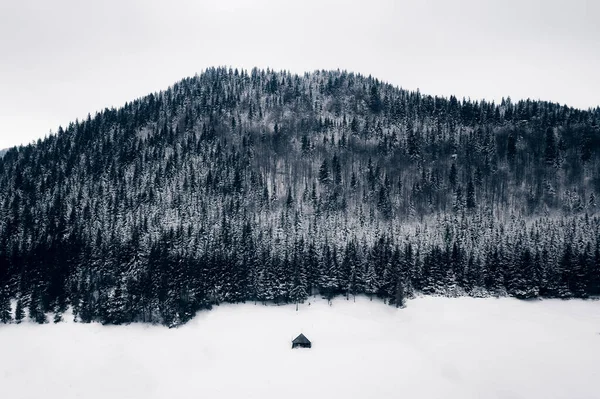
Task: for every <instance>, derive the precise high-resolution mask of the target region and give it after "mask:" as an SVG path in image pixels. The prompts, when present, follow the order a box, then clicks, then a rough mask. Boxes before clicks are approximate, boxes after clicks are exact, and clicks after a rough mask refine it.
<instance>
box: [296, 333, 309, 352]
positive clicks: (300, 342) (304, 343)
mask: <svg viewBox="0 0 600 399" xmlns="http://www.w3.org/2000/svg"><path fill="white" fill-rule="evenodd" d="M311 346H312V344H311V343H310V341H309V340H308V338H306V337H305V336H304V334H300V335H298V336H297V337H296V339H294V340H293V341H292V349H294V348H310V347H311Z"/></svg>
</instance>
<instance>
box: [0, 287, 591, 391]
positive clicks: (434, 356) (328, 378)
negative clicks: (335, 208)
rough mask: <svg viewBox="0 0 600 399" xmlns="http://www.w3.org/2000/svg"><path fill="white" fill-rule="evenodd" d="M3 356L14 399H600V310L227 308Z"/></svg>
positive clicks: (444, 305)
mask: <svg viewBox="0 0 600 399" xmlns="http://www.w3.org/2000/svg"><path fill="white" fill-rule="evenodd" d="M300 332H303V333H304V334H305V335H306V336H307V337H308V338H309V339H310V340H312V342H313V348H312V349H296V350H291V349H290V347H291V340H292V339H293V338H294V337H295V336H296V335H297V334H299V333H300ZM0 348H1V349H0V396H1V397H3V398H32V399H33V398H35V399H39V398H45V399H49V398H61V399H68V398H91V399H93V398H102V399H106V398H144V399H149V398H160V399H170V398H186V399H187V398H260V399H271V398H274V399H275V398H277V399H279V398H303V399H306V398H325V397H329V398H374V397H379V398H402V397H415V398H417V397H418V398H461V399H462V398H545V399H546V398H561V399H562V398H570V399H575V398H582V399H583V398H585V399H590V398H598V397H600V396H599V395H600V394H599V392H600V391H599V390H598V381H600V365H599V363H598V361H599V359H600V301H575V300H574V301H559V300H545V301H532V302H522V301H517V300H514V299H472V298H458V299H448V298H431V297H425V298H417V299H415V300H412V301H409V302H408V307H407V308H406V309H399V310H398V309H396V308H393V307H390V306H387V305H384V304H383V303H381V302H379V301H375V300H374V301H372V302H370V301H369V300H368V299H367V298H357V300H356V303H354V302H353V301H352V300H350V301H347V300H345V299H343V298H340V299H337V300H335V301H333V304H332V306H329V305H328V304H327V302H326V301H323V300H315V299H313V300H312V301H311V305H310V306H308V304H305V305H302V306H301V307H300V311H299V312H296V311H295V307H294V306H292V305H290V306H262V305H256V306H255V305H253V304H244V305H225V306H220V307H216V308H215V309H214V310H212V311H210V312H202V313H200V314H199V315H198V316H197V317H196V318H195V319H194V320H192V321H191V322H190V323H188V324H187V325H185V326H183V327H181V328H178V329H171V330H169V329H167V328H164V327H158V326H145V325H129V326H118V327H114V326H101V325H98V324H91V325H85V324H74V323H61V324H57V325H55V324H48V325H44V326H39V325H34V324H29V323H25V324H21V325H9V326H0Z"/></svg>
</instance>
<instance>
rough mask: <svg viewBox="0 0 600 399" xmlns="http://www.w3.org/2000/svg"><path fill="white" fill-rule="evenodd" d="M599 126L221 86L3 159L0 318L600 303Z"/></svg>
mask: <svg viewBox="0 0 600 399" xmlns="http://www.w3.org/2000/svg"><path fill="white" fill-rule="evenodd" d="M599 121H600V109H595V110H589V111H582V110H577V109H573V108H569V107H566V106H560V105H558V104H551V103H547V102H539V101H521V102H518V103H516V104H514V103H512V102H511V101H510V99H506V100H504V101H503V102H502V103H501V104H493V103H486V102H471V101H466V100H462V101H459V100H458V99H456V98H454V97H451V98H449V99H446V98H439V97H432V96H427V95H422V94H420V93H418V92H408V91H405V90H401V89H398V88H396V87H393V86H391V85H388V84H385V83H382V82H379V81H378V80H377V79H374V78H371V77H364V76H361V75H356V74H352V73H347V72H343V71H316V72H313V73H307V74H305V75H303V76H297V75H291V74H289V73H286V72H274V71H270V70H266V71H265V70H257V69H255V70H252V71H250V72H247V71H238V70H231V69H226V68H215V69H209V70H207V71H205V72H203V73H202V74H201V75H198V76H195V77H193V78H188V79H184V80H182V81H181V82H179V83H177V84H175V85H174V86H173V87H171V88H169V89H168V90H166V91H164V92H161V93H155V94H151V95H149V96H147V97H144V98H142V99H138V100H135V101H133V102H131V103H127V104H125V105H124V106H123V107H122V108H119V109H106V110H104V111H102V112H100V113H98V114H97V115H95V116H94V117H91V116H90V117H89V118H88V119H87V120H85V121H77V122H75V123H72V124H70V125H69V126H68V127H66V128H60V129H59V130H58V133H57V134H56V135H55V136H51V137H49V138H47V139H45V140H43V141H39V142H38V143H37V144H35V145H29V146H26V147H20V148H13V149H10V150H9V151H8V152H7V153H6V154H5V155H4V157H2V158H1V159H0V289H1V292H0V320H3V321H10V319H11V317H10V315H9V313H8V311H7V309H8V304H9V300H10V299H11V298H12V299H16V300H18V304H19V310H20V311H19V312H18V313H19V315H18V318H19V319H20V318H22V315H23V314H24V312H25V310H27V311H28V313H29V314H30V315H31V316H32V317H33V318H34V319H36V320H37V321H39V322H44V321H46V316H45V313H46V312H48V311H53V312H56V313H58V314H59V316H58V317H57V319H60V313H61V312H63V311H64V309H66V307H67V306H68V305H72V306H73V309H74V312H75V314H76V316H77V318H78V319H79V320H81V321H91V320H99V321H102V322H104V323H117V324H118V323H123V322H130V321H143V322H158V323H164V324H167V325H178V324H180V323H184V322H186V321H187V320H189V319H190V318H191V317H192V316H193V314H194V313H195V312H196V311H197V310H199V309H203V308H207V307H210V306H212V305H214V304H217V303H221V302H224V301H225V302H238V301H244V300H258V301H275V302H301V301H303V300H304V299H305V298H306V297H307V296H308V295H309V294H310V293H312V292H320V293H321V294H323V295H325V296H327V297H333V296H335V295H338V294H343V295H350V294H359V293H366V294H368V295H377V296H380V297H382V298H386V300H389V301H390V302H391V303H396V304H398V303H401V302H402V301H403V298H404V297H405V296H407V295H411V294H412V293H413V292H414V291H420V292H423V293H426V294H441V295H465V294H466V295H472V296H485V295H489V294H493V295H507V294H508V295H513V296H517V297H523V298H527V297H535V296H540V295H541V296H547V297H570V296H577V297H586V296H588V295H596V294H600V246H599V245H600V241H599V239H598V236H599V234H598V232H599V228H600V219H599V218H598V216H597V215H596V214H597V200H596V198H598V195H600V173H599V170H600V168H599V166H600V151H598V149H599V148H600V131H599V128H598V124H599V123H598V122H599Z"/></svg>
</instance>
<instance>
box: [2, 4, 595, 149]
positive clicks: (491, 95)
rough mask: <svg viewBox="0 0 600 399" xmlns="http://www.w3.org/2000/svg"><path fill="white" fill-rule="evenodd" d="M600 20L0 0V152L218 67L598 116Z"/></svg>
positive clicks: (568, 13) (507, 12) (590, 12)
mask: <svg viewBox="0 0 600 399" xmlns="http://www.w3.org/2000/svg"><path fill="white" fill-rule="evenodd" d="M484 3H485V4H484ZM599 21H600V1H598V0H544V1H542V0H503V1H484V0H458V1H453V0H429V1H428V0H418V1H417V0H414V1H412V0H411V1H401V0H397V1H384V0H369V1H363V2H359V1H333V0H302V1H294V2H287V1H283V0H278V1H277V0H259V1H249V0H233V1H225V0H215V1H211V2H207V1H201V0H195V1H194V0H168V1H167V0H102V1H94V2H89V1H81V0H18V1H17V0H0V148H5V147H8V146H12V145H18V144H21V143H28V142H31V141H32V140H35V139H37V138H39V137H44V136H45V135H47V134H48V132H49V131H50V130H52V131H56V129H57V127H58V126H59V125H63V126H66V125H67V124H68V123H69V122H70V121H74V120H75V118H83V117H85V116H86V115H87V114H88V113H92V114H94V112H95V111H97V110H100V109H103V108H104V107H111V106H115V107H118V106H120V105H122V104H123V103H125V102H126V101H129V100H132V99H135V98H137V97H141V96H143V95H146V94H148V93H150V92H154V91H158V90H161V89H165V88H167V87H168V86H170V85H171V84H173V83H175V82H176V81H178V80H180V79H181V78H183V77H186V76H191V75H194V74H195V73H197V72H201V71H202V70H203V69H204V68H206V67H209V66H219V65H226V66H233V67H242V68H247V69H250V68H252V67H254V66H258V67H271V68H275V69H278V70H279V69H286V70H290V71H292V72H298V73H302V72H304V71H312V70H315V69H334V68H340V69H346V70H348V71H354V72H360V73H363V74H366V75H369V74H370V75H373V76H375V77H378V78H380V79H382V80H384V81H388V82H390V83H392V84H394V85H397V86H401V87H404V88H407V89H417V88H419V89H420V90H421V92H422V93H426V94H437V95H446V96H447V95H450V94H455V95H457V96H459V97H471V98H472V99H481V98H486V99H489V100H496V101H498V100H499V99H501V98H502V97H503V96H504V97H506V96H511V98H513V99H520V98H533V99H543V100H549V101H554V102H560V103H566V104H568V105H571V106H575V107H579V108H588V107H595V106H598V105H600V72H598V71H600V23H599Z"/></svg>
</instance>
